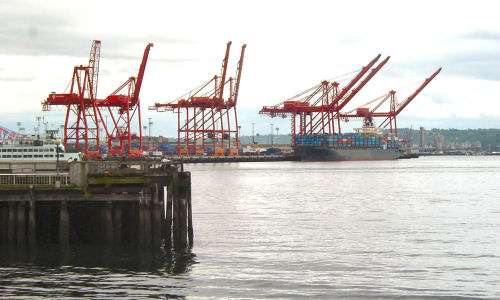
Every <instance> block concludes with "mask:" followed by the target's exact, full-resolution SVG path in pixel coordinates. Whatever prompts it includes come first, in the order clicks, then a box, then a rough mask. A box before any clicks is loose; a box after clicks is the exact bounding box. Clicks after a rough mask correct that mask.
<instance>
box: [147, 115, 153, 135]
mask: <svg viewBox="0 0 500 300" xmlns="http://www.w3.org/2000/svg"><path fill="white" fill-rule="evenodd" d="M148 125H149V134H148V135H149V136H151V125H153V122H152V121H151V118H148Z"/></svg>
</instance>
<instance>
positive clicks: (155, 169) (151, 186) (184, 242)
mask: <svg viewBox="0 0 500 300" xmlns="http://www.w3.org/2000/svg"><path fill="white" fill-rule="evenodd" d="M191 216H192V212H191V174H190V173H189V172H185V171H184V170H183V166H182V164H158V163H148V162H128V161H127V162H116V161H114V162H75V163H72V164H71V166H70V171H69V173H64V174H22V175H17V174H2V175H0V243H8V244H10V243H14V244H30V243H60V244H73V243H74V244H78V243H89V244H92V243H106V244H107V243H110V244H124V243H127V244H128V243H132V244H138V245H143V246H148V245H149V246H150V245H160V244H163V245H164V246H166V247H170V246H172V245H173V246H174V247H176V248H184V247H187V246H189V245H192V243H193V227H192V220H191Z"/></svg>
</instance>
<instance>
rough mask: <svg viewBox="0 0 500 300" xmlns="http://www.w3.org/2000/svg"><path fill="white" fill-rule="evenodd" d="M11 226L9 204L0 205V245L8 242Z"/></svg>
mask: <svg viewBox="0 0 500 300" xmlns="http://www.w3.org/2000/svg"><path fill="white" fill-rule="evenodd" d="M8 226H9V207H8V206H7V203H0V244H4V243H6V242H7V231H8Z"/></svg>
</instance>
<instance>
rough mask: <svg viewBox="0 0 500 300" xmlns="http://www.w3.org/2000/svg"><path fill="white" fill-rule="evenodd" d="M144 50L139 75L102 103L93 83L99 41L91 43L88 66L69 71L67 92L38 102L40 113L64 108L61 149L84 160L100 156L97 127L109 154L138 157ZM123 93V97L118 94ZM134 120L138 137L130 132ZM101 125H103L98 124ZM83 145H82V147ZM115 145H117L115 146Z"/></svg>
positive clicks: (98, 56)
mask: <svg viewBox="0 0 500 300" xmlns="http://www.w3.org/2000/svg"><path fill="white" fill-rule="evenodd" d="M152 46H153V44H151V43H150V44H148V45H147V47H146V50H145V51H144V56H143V60H142V64H141V67H140V69H139V75H138V76H137V78H136V77H130V78H129V79H128V80H127V81H126V82H125V83H123V84H122V85H121V86H120V87H119V88H118V89H116V90H115V91H114V92H113V93H112V94H111V95H109V96H108V97H106V98H105V99H104V100H101V99H97V83H98V76H99V60H100V48H101V42H100V41H97V40H95V41H94V42H93V44H92V49H91V51H90V59H89V65H88V66H82V65H80V66H76V67H75V68H74V71H73V78H72V80H71V88H70V91H69V93H63V94H56V93H51V94H50V95H49V97H48V98H47V99H46V100H45V101H44V102H42V105H43V110H44V111H49V110H50V107H51V106H65V107H66V119H65V123H64V146H65V148H66V149H69V148H71V147H69V146H71V145H74V149H75V150H80V151H82V152H83V154H84V157H86V158H97V157H100V156H101V155H100V152H99V150H100V140H101V138H100V136H99V134H100V130H99V129H100V128H103V129H104V130H105V133H106V137H107V140H108V150H109V151H110V154H111V155H120V156H124V155H127V156H140V155H142V130H141V116H140V101H139V93H140V89H141V85H142V79H143V76H144V71H145V68H146V62H147V58H148V55H149V49H150V48H151V47H152ZM123 90H126V91H125V92H126V93H127V94H126V95H123V94H119V93H120V92H122V91H123ZM103 108H104V109H107V111H108V113H109V115H110V116H111V121H112V122H111V123H110V124H105V122H104V120H103V116H102V113H101V109H103ZM134 120H137V122H135V123H137V124H138V127H137V130H138V132H139V136H137V134H134V133H132V127H133V123H134ZM102 124H104V125H102ZM134 140H138V141H139V147H138V149H132V143H133V141H134ZM82 143H83V146H82ZM115 144H118V145H115Z"/></svg>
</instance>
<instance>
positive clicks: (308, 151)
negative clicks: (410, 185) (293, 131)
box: [293, 127, 404, 161]
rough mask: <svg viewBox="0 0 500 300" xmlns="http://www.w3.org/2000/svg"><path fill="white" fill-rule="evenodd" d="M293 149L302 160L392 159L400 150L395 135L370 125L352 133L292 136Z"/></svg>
mask: <svg viewBox="0 0 500 300" xmlns="http://www.w3.org/2000/svg"><path fill="white" fill-rule="evenodd" d="M293 149H294V151H295V154H296V155H297V156H299V157H300V159H301V160H302V161H348V160H393V159H397V158H399V157H400V156H402V155H403V154H404V153H403V151H402V150H401V147H400V145H399V143H398V141H397V139H396V138H395V137H393V136H391V135H390V134H384V133H383V132H381V131H380V130H379V129H378V128H374V127H364V128H361V129H356V133H352V134H336V135H328V134H322V135H319V134H318V135H303V136H295V145H294V146H293Z"/></svg>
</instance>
